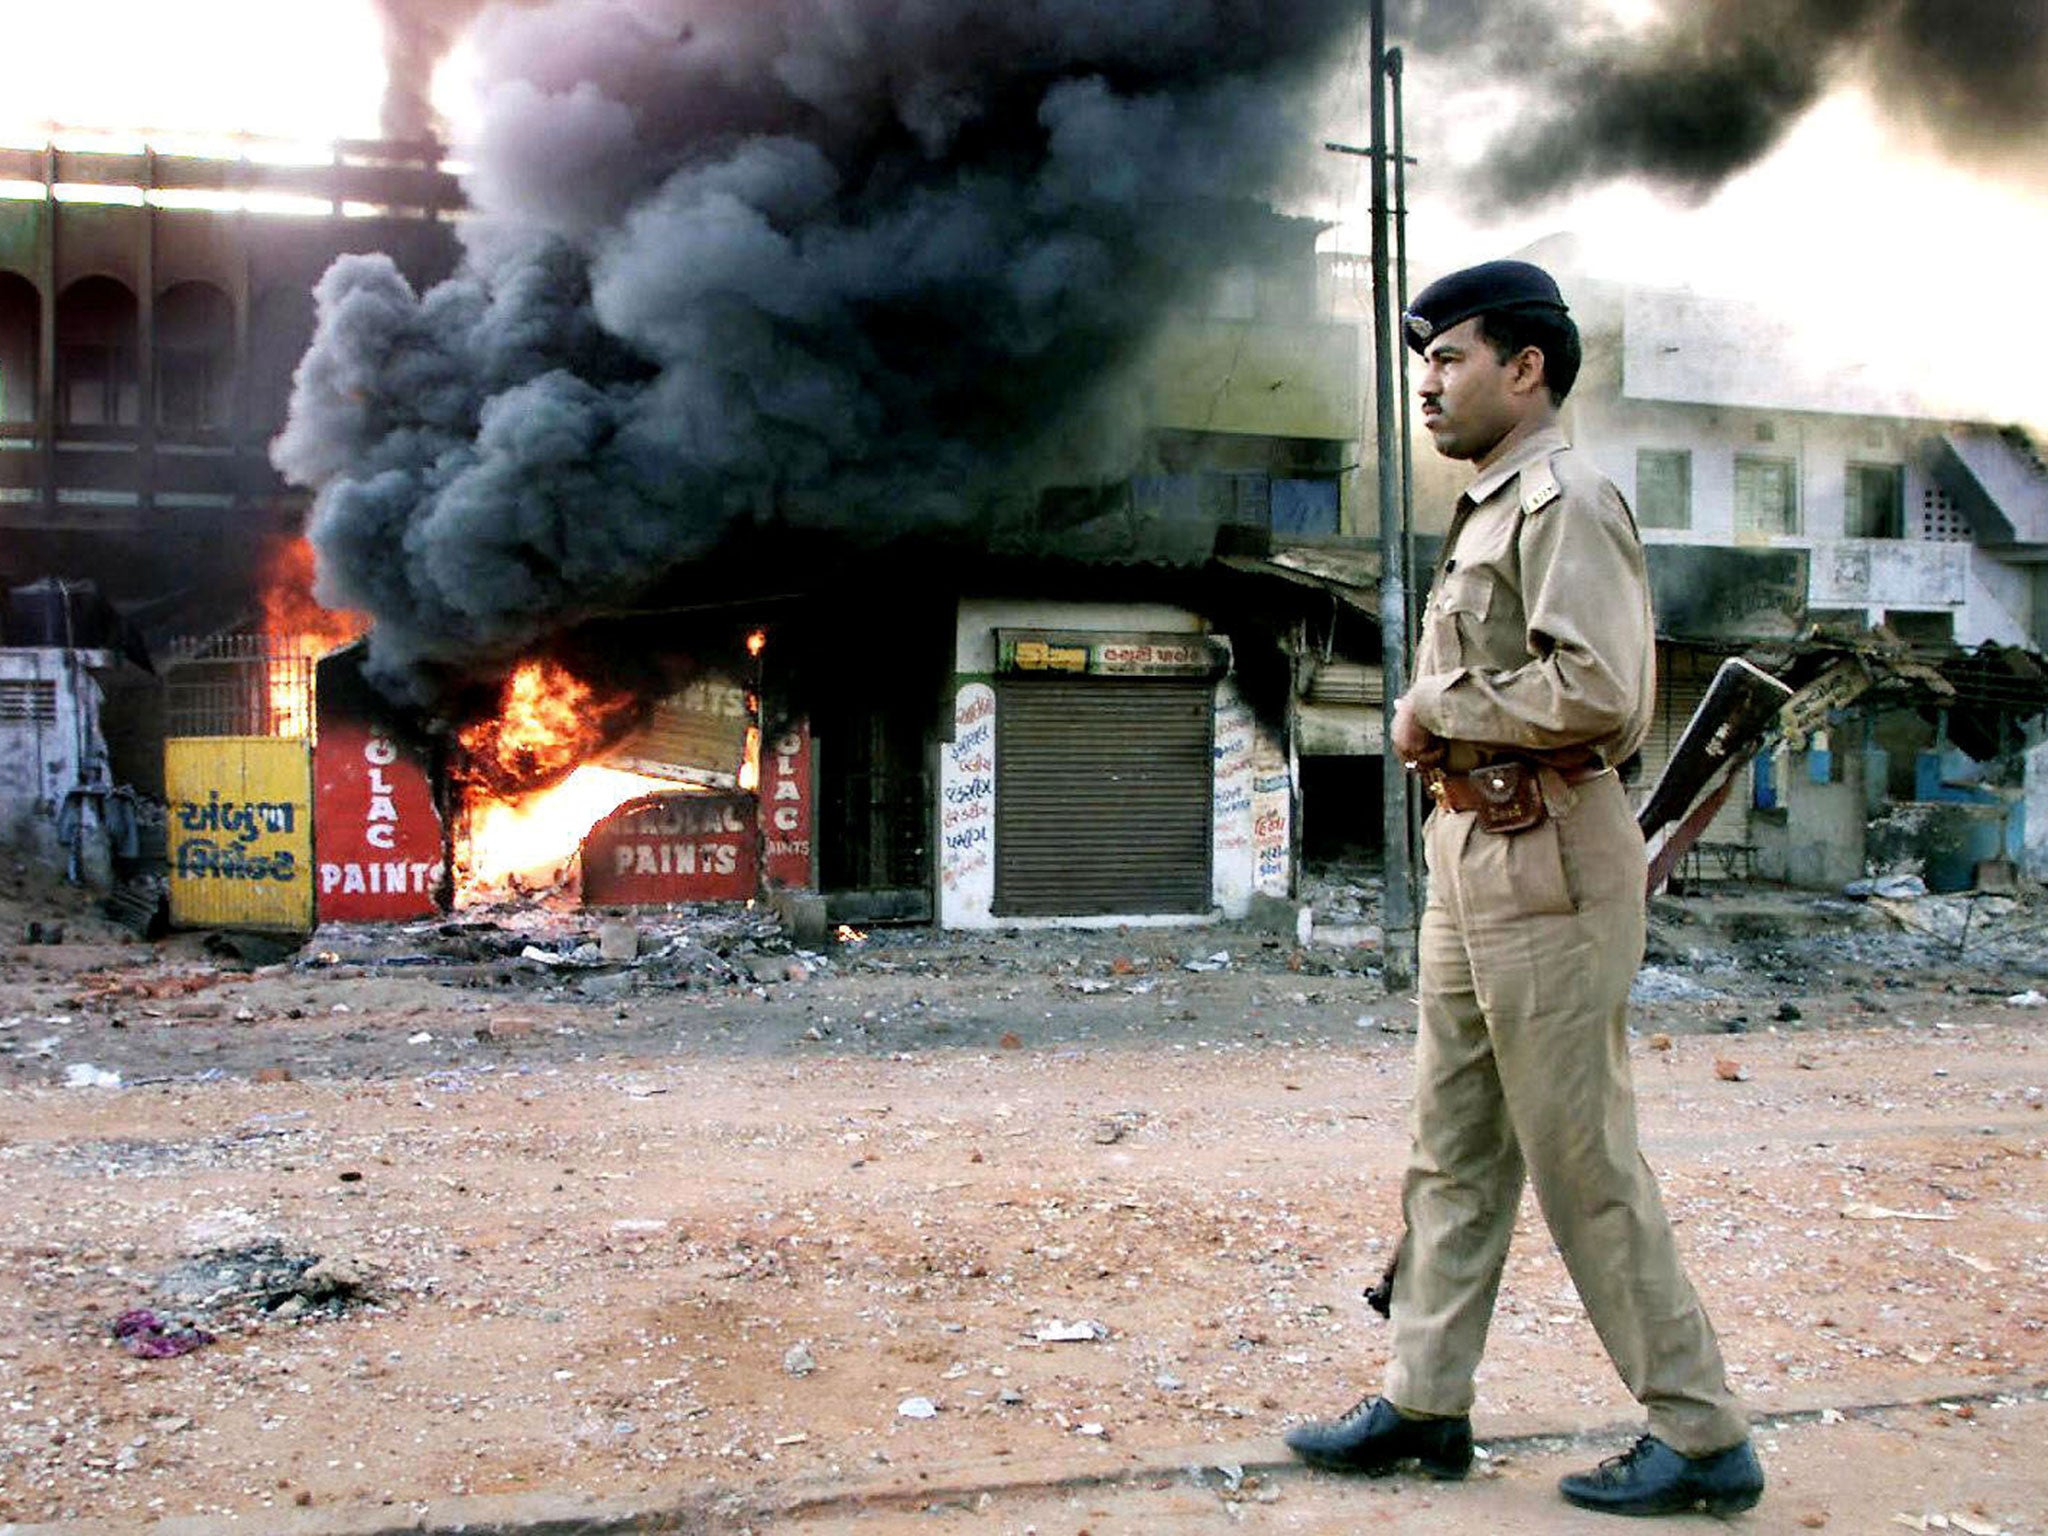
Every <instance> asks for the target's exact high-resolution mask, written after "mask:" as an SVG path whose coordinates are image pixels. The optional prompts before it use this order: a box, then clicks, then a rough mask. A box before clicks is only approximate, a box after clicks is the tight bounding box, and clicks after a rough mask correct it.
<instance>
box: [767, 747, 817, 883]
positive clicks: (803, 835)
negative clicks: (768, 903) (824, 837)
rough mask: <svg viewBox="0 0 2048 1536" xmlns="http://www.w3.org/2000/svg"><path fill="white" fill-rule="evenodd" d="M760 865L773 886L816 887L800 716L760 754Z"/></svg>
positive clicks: (806, 751) (808, 751) (807, 765)
mask: <svg viewBox="0 0 2048 1536" xmlns="http://www.w3.org/2000/svg"><path fill="white" fill-rule="evenodd" d="M761 841H762V847H763V851H762V858H763V866H762V867H763V869H764V871H765V872H766V874H767V877H768V885H769V888H770V889H772V890H815V889H816V888H817V884H818V882H817V880H816V878H815V877H814V876H813V874H812V870H813V869H814V868H815V861H814V858H813V852H812V844H811V727H810V722H809V721H806V720H799V721H797V722H796V723H795V724H794V725H792V726H790V727H789V728H788V729H787V730H785V731H783V732H782V733H781V734H780V735H778V736H777V737H776V738H775V739H774V740H773V741H771V742H769V743H768V748H767V750H766V751H765V752H763V753H762V754H761Z"/></svg>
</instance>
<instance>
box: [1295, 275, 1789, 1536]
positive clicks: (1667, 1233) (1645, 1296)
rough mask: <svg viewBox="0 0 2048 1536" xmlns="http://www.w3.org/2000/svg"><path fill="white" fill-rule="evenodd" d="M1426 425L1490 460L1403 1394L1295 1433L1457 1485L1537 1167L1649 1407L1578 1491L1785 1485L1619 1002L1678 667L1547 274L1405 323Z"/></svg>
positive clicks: (1431, 988) (1580, 1476) (1431, 754)
mask: <svg viewBox="0 0 2048 1536" xmlns="http://www.w3.org/2000/svg"><path fill="white" fill-rule="evenodd" d="M1402 323H1403V327H1404V329H1405V331H1406V335H1407V341H1408V345H1409V346H1410V347H1412V348H1413V349H1414V350H1415V351H1416V352H1418V353H1420V354H1421V355H1422V358H1423V365H1424V366H1423V372H1422V380H1421V387H1420V394H1421V397H1422V423H1423V426H1424V428H1425V429H1426V430H1427V431H1428V432H1429V435H1430V437H1431V438H1432V439H1433V440H1434V441H1435V443H1436V447H1437V451H1438V452H1440V453H1442V454H1444V455H1446V456H1447V457H1449V458H1453V459H1464V460H1468V461H1470V462H1471V464H1472V466H1473V468H1474V470H1475V472H1476V473H1475V478H1474V479H1473V481H1472V484H1471V487H1470V488H1469V489H1468V490H1467V491H1466V492H1465V494H1464V495H1463V496H1461V497H1459V498H1458V504H1457V509H1456V511H1455V513H1454V515H1453V517H1452V520H1451V527H1450V531H1449V534H1448V535H1447V537H1446V538H1445V541H1444V557H1443V561H1442V564H1441V565H1440V566H1439V567H1438V570H1437V573H1436V580H1435V583H1434V585H1433V587H1432V589H1431V593H1430V600H1429V605H1428V608H1427V610H1426V613H1425V617H1424V620H1423V633H1422V641H1421V646H1420V649H1419V650H1418V652H1417V655H1416V660H1415V678H1414V684H1413V686H1412V687H1410V689H1409V690H1408V692H1407V693H1406V694H1405V695H1403V696H1402V697H1401V698H1400V699H1399V700H1398V701H1397V702H1396V704H1395V706H1394V718H1393V721H1392V724H1391V727H1390V739H1391V742H1392V748H1393V750H1394V751H1395V752H1396V753H1398V754H1399V756H1400V758H1401V760H1402V762H1403V764H1404V765H1405V766H1406V767H1407V768H1408V769H1409V770H1410V771H1411V772H1415V773H1418V774H1419V775H1421V777H1422V779H1423V782H1424V784H1425V786H1426V788H1427V789H1428V791H1429V793H1430V795H1431V797H1432V799H1433V800H1434V801H1435V810H1434V813H1433V814H1432V815H1431V816H1430V819H1429V823H1428V826H1427V828H1426V830H1425V856H1426V859H1427V863H1428V869H1429V876H1430V878H1429V899H1428V902H1427V905H1426V907H1425V909H1424V912H1423V916H1422V928H1421V934H1420V956H1419V958H1420V961H1421V983H1420V987H1419V994H1420V1003H1421V1027H1420V1031H1419V1033H1418V1037H1417V1043H1416V1063H1415V1070H1416V1081H1415V1104H1414V1109H1413V1114H1412V1121H1411V1133H1412V1140H1411V1145H1410V1151H1409V1156H1408V1168H1407V1174H1406V1177H1405V1179H1404V1181H1403V1184H1402V1191H1401V1206H1402V1212H1403V1215H1404V1216H1405V1217H1406V1220H1407V1232H1406V1234H1405V1235H1404V1236H1403V1238H1402V1240H1401V1244H1400V1246H1399V1248H1398V1250H1397V1252H1396V1256H1395V1269H1394V1277H1393V1295H1392V1324H1393V1358H1392V1360H1391V1361H1390V1363H1389V1365H1388V1368H1387V1371H1386V1375H1385V1379H1384V1381H1383V1384H1382V1392H1381V1393H1380V1394H1379V1395H1377V1396H1372V1397H1368V1398H1366V1399H1365V1400H1364V1401H1363V1402H1360V1403H1359V1404H1358V1405H1357V1406H1355V1407H1354V1408H1352V1409H1351V1410H1350V1412H1348V1413H1346V1414H1345V1415H1344V1416H1343V1417H1342V1418H1340V1419H1337V1420H1334V1421H1331V1422H1327V1423H1314V1424H1306V1425H1302V1426H1299V1427H1297V1428H1296V1429H1294V1430H1292V1431H1290V1432H1289V1434H1288V1436H1287V1444H1288V1446H1289V1447H1290V1448H1291V1449H1292V1450H1293V1451H1294V1452H1295V1453H1296V1454H1297V1455H1299V1456H1300V1457H1301V1458H1302V1459H1303V1460H1304V1461H1306V1462H1308V1463H1310V1464H1311V1465H1313V1466H1318V1467H1325V1468H1329V1469H1331V1470H1335V1471H1345V1472H1362V1473H1365V1474H1367V1475H1371V1476H1377V1475H1381V1474H1384V1473H1387V1472H1391V1471H1393V1470H1394V1469H1395V1468H1396V1467H1399V1466H1403V1465H1414V1466H1416V1467H1418V1468H1419V1469H1420V1470H1421V1471H1422V1472H1424V1473H1425V1474H1428V1475H1431V1476H1435V1477H1440V1478H1459V1477H1463V1476H1464V1475H1465V1473H1466V1470H1467V1469H1468V1468H1469V1467H1470V1465H1471V1461H1472V1427H1471V1422H1470V1420H1469V1419H1468V1418H1467V1414H1468V1413H1469V1412H1470V1410H1471V1406H1472V1397H1473V1386H1472V1382H1473V1373H1474V1372H1475V1370H1476V1369H1477V1368H1478V1365H1479V1357H1480V1353H1481V1350H1482V1349H1483V1348H1484V1346H1485V1342H1486V1330H1487V1325H1488V1322H1489V1321H1490V1319H1491V1317H1492V1313H1493V1305H1494V1296H1495V1293H1496V1291H1497V1290H1498V1288H1499V1286H1500V1278H1501V1270H1502V1266H1503V1265H1504V1264H1505V1262H1506V1259H1507V1252H1508V1240H1509V1238H1510V1236H1511V1235H1512V1233H1513V1231H1514V1225H1515V1212H1516V1207H1517V1206H1518V1205H1519V1203H1520V1200H1521V1192H1522V1185H1523V1182H1524V1179H1525V1177H1526V1179H1527V1180H1528V1182H1529V1183H1531V1184H1533V1185H1534V1187H1535V1190H1536V1199H1537V1202H1538V1204H1539V1205H1540V1206H1541V1207H1542V1210H1543V1217H1544V1220H1545V1221H1546V1222H1547V1223H1548V1225H1549V1227H1550V1233H1551V1237H1552V1238H1553V1239H1554V1240H1555V1242H1556V1243H1557V1247H1558V1251H1559V1253H1560V1254H1561V1255H1562V1257H1563V1259H1564V1262H1565V1266H1566V1268H1567V1269H1568V1270H1569V1271H1570V1273H1571V1277H1572V1282H1573V1284H1574V1285H1576V1286H1577V1287H1578V1292H1579V1297H1580V1299H1581V1300H1582V1301H1583V1302H1584V1303H1585V1307H1586V1312H1587V1315H1588V1316H1589V1317H1590V1318H1591V1320H1592V1323H1593V1327H1594V1329H1595V1331H1596V1332H1597V1333H1598V1334H1599V1336H1600V1341H1601V1343H1602V1344H1603V1345H1605V1346H1606V1349H1607V1353H1608V1357H1609V1358H1610V1359H1611V1360H1612V1361H1613V1362H1614V1366H1615V1369H1616V1370H1617V1371H1618V1372H1620V1374H1621V1378H1622V1380H1623V1381H1624V1382H1626V1383H1627V1385H1628V1388H1629V1390H1630V1391H1631V1392H1633V1393H1634V1394H1635V1396H1636V1398H1637V1400H1638V1401H1640V1402H1641V1403H1642V1404H1643V1405H1644V1407H1645V1408H1646V1409H1647V1410H1648V1415H1649V1433H1648V1434H1646V1435H1644V1436H1643V1437H1642V1438H1641V1439H1639V1440H1638V1441H1637V1442H1636V1443H1635V1445H1634V1447H1633V1448H1632V1449H1630V1450H1629V1451H1627V1452H1626V1453H1624V1454H1622V1455H1619V1456H1615V1457H1612V1458H1610V1459H1608V1460H1607V1461H1605V1462H1602V1463H1601V1464H1600V1465H1599V1466H1598V1467H1597V1468H1595V1469H1593V1470H1592V1471H1590V1472H1586V1473H1577V1474H1573V1475H1571V1476H1568V1477H1566V1478H1565V1479H1564V1480H1563V1482H1562V1483H1561V1484H1560V1489H1561V1491H1562V1492H1563V1494H1564V1496H1565V1498H1567V1499H1569V1500H1570V1501H1571V1502H1572V1503H1574V1504H1579V1505H1583V1506H1585V1507H1587V1508H1590V1509H1598V1510H1607V1511H1611V1512H1613V1513H1616V1514H1625V1515H1659V1514H1671V1513H1677V1512H1680V1511H1685V1510H1693V1509H1705V1510H1709V1511H1711V1512H1713V1513H1715V1514H1728V1513H1733V1512H1735V1511H1738V1510H1744V1509H1748V1508H1749V1507H1751V1506H1752V1505H1754V1504H1755V1503H1756V1501H1757V1499H1758V1498H1759V1497H1760V1496H1761V1495H1762V1492H1763V1485H1764V1478H1763V1471H1762V1469H1761V1468H1760V1467H1759V1466H1758V1464H1757V1460H1756V1455H1755V1453H1754V1452H1753V1451H1752V1450H1751V1449H1750V1444H1749V1427H1748V1421H1747V1419H1746V1417H1745V1415H1744V1413H1743V1410H1742V1407H1741V1405H1740V1404H1739V1403H1738V1402H1737V1401H1736V1399H1735V1397H1734V1395H1733V1394H1732V1393H1731V1392H1730V1391H1729V1388H1728V1380H1727V1372H1726V1369H1725V1367H1724V1366H1723V1364H1722V1361H1721V1351H1720V1346H1719V1344H1718V1343H1717V1342H1716V1340H1715V1337H1714V1330H1713V1327H1712V1325H1711V1324H1709V1323H1708V1321H1707V1316H1706V1313H1705V1311H1704V1310H1703V1309H1702V1308H1701V1306H1700V1301H1699V1297H1698V1296H1697V1295H1696V1294H1695V1292H1694V1291H1693V1288H1692V1285H1691V1283H1690V1282H1689V1281H1688V1280H1687V1279H1686V1277H1685V1272H1684V1269H1683V1268H1682V1267H1681V1265H1680V1263H1679V1258H1678V1252H1677V1247H1676V1245H1675V1243H1674V1242H1673V1239H1672V1233H1671V1224H1670V1221H1669V1219H1668V1218H1667V1217H1666V1215H1665V1213H1664V1205H1663V1200H1662V1198H1661V1196H1660V1195H1659V1193H1658V1188H1657V1182H1656V1179H1655V1177H1654V1175H1652V1174H1651V1172H1650V1170H1649V1167H1648V1165H1647V1164H1645V1163H1644V1161H1643V1159H1642V1156H1641V1154H1640V1152H1639V1151H1638V1150H1637V1133H1636V1106H1635V1093H1634V1087H1633V1084H1632V1082H1631V1078H1630V1072H1629V1064H1628V1051H1627V1039H1626V1035H1625V1029H1624V1022H1623V1019H1624V1012H1625V1009H1626V1006H1627V1002H1628V991H1629V983H1630V980H1631V979H1632V977H1633V976H1634V974H1635V970H1636V967H1637V966H1638V965H1639V964H1640V963H1641V960H1642V953H1643V929H1644V878H1645V871H1644V852H1643V842H1642V837H1641V835H1640V833H1639V832H1638V831H1637V829H1636V824H1635V820H1634V817H1633V816H1632V815H1631V813H1630V810H1629V804H1628V798H1627V795H1626V793H1625V792H1624V790H1623V788H1622V785H1621V783H1620V781H1619V779H1618V778H1617V777H1616V774H1615V772H1614V768H1615V765H1617V764H1619V763H1621V762H1623V761H1624V760H1626V759H1627V758H1629V757H1630V756H1631V755H1632V754H1633V753H1634V752H1635V751H1636V749H1637V748H1638V747H1639V746H1641V744H1642V741H1643V737H1644V735H1645V734H1646V732H1647V730H1648V726H1649V721H1650V705H1651V696H1652V689H1653V684H1654V675H1655V654H1654V646H1653V629H1652V624H1651V616H1650V599H1649V586H1648V580H1647V577H1646V574H1645V569H1644V560H1643V549H1642V543H1641V540H1640V539H1639V538H1638V537H1637V534H1636V528H1635V522H1634V519H1633V518H1632V517H1631V515H1630V513H1629V510H1628V506H1627V504H1626V503H1625V502H1624V501H1623V500H1622V498H1621V494H1620V493H1619V492H1618V491H1616V490H1615V488H1614V487H1613V486H1612V485H1611V484H1609V483H1608V481H1607V480H1606V479H1605V478H1604V477H1603V476H1602V475H1601V474H1600V473H1599V471H1598V470H1596V469H1595V468H1594V467H1593V466H1592V465H1591V464H1589V463H1588V462H1587V461H1586V459H1585V458H1584V457H1583V456H1581V455H1580V454H1578V453H1576V452H1574V451H1573V450H1572V449H1571V448H1570V447H1569V446H1568V445H1567V443H1566V442H1565V438H1564V434H1563V432H1562V431H1561V430H1560V428H1559V423H1558V410H1559V407H1560V406H1561V405H1562V403H1563V401H1564V398H1565V396H1566V394H1567V393H1568V392H1569V391H1570V389H1571V387H1572V382H1573V380H1574V379H1575V378H1576V377H1577V375H1578V371H1579V355H1580V353H1579V336H1578V329H1577V327H1576V326H1575V325H1574V324H1573V323H1572V320H1571V316H1570V313H1569V311H1568V310H1567V308H1566V306H1565V302H1564V299H1563V296H1562V295H1561V294H1560V293H1559V292H1558V288H1557V284H1556V283H1555V282H1554V281H1552V279H1551V277H1550V275H1549V274H1548V273H1547V272H1545V271H1543V270H1542V269H1541V268H1540V267H1535V266H1531V265H1530V264H1529V263H1527V262H1521V261H1491V262H1487V263H1485V264H1484V265H1482V266H1477V267H1472V268H1469V269H1467V270H1465V271H1462V272H1454V273H1452V274H1451V275H1450V276H1448V277H1444V278H1441V279H1439V280H1438V281H1436V282H1434V283H1432V284H1430V286H1429V287H1427V288H1425V289H1424V290H1423V291H1422V292H1421V294H1419V295H1418V296H1417V297H1416V299H1415V302H1414V304H1413V305H1412V306H1411V307H1410V309H1409V310H1408V312H1407V313H1406V314H1405V315H1403V316H1402Z"/></svg>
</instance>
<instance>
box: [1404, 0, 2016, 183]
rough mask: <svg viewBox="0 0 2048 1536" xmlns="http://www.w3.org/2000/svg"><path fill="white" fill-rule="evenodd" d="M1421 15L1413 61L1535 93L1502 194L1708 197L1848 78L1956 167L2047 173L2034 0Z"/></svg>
mask: <svg viewBox="0 0 2048 1536" xmlns="http://www.w3.org/2000/svg"><path fill="white" fill-rule="evenodd" d="M1411 21H1412V25H1413V27H1414V28H1415V34H1414V35H1415V38H1416V44H1417V47H1418V50H1419V51H1421V52H1424V53H1426V54H1438V55H1442V56H1444V57H1446V58H1454V59H1458V60H1460V61H1462V64H1463V66H1464V68H1465V71H1466V73H1467V74H1468V76H1473V77H1475V78H1477V79H1481V80H1483V79H1486V78H1488V77H1489V76H1490V77H1491V78H1494V79H1497V80H1499V81H1500V82H1501V83H1502V84H1504V85H1507V86H1510V87H1515V86H1520V87H1526V88H1530V89H1532V90H1533V92H1534V94H1535V96H1536V99H1537V103H1538V104H1537V105H1536V106H1535V107H1534V108H1533V109H1532V111H1531V112H1530V113H1529V114H1528V115H1526V116H1525V117H1524V118H1523V119H1522V120H1521V121H1520V122H1518V123H1516V125H1515V126H1514V127H1513V128H1512V129H1511V130H1510V131H1509V132H1507V133H1506V134H1504V135H1502V136H1501V137H1500V138H1499V139H1498V141H1497V142H1496V143H1495V144H1494V146H1493V150H1492V152H1491V153H1490V154H1489V155H1487V156H1486V157H1485V159H1484V160H1483V162H1482V164H1481V166H1480V170H1479V174H1478V177H1477V186H1476V191H1477V193H1478V194H1479V195H1480V196H1481V197H1483V198H1486V199H1489V200H1493V201H1504V202H1508V203H1532V202H1537V201H1541V200H1543V199H1546V198H1550V197H1554V196H1556V195H1558V194H1561V193H1564V192H1568V191H1570V190H1572V189H1574V188H1576V187H1579V186H1582V185H1586V184H1588V183H1593V182H1599V181H1604V180H1609V179H1612V178H1617V177H1624V176H1642V177H1647V178H1649V179H1651V180H1653V181H1657V182H1659V183H1662V184H1664V185H1666V186H1669V187H1673V188H1676V189H1678V190H1680V191H1682V192H1685V193H1689V194H1691V195H1693V196H1696V197H1704V196H1705V195H1706V194H1708V193H1710V192H1712V191H1713V190H1714V189H1715V188H1716V187H1717V186H1719V185H1720V184H1721V183H1722V182H1723V181H1724V180H1726V179H1727V178H1728V177H1729V176H1731V175H1733V174H1734V173H1736V172H1737V171H1740V170H1742V169H1743V168H1744V167H1745V166H1748V165H1750V164H1751V163H1753V162H1754V161H1756V160H1758V159H1760V158H1761V157H1762V156H1763V155H1764V154H1766V153H1767V152H1768V151H1769V150H1770V149H1771V148H1772V147H1773V146H1774V145H1775V144H1776V143H1777V142H1778V140H1779V139H1780V138H1781V137H1782V136H1783V135H1784V134H1785V132H1786V131H1787V130H1788V129H1789V128H1791V126H1792V125H1793V124H1794V123H1795V122H1797V121H1798V119H1799V118H1800V117H1801V116H1802V115H1803V114H1804V113H1805V112H1806V111H1807V110H1808V109H1809V108H1810V107H1812V106H1813V105H1814V104H1815V103H1816V102H1818V101H1819V100H1820V98H1821V97H1822V96H1823V95H1825V94H1827V93H1828V92H1829V91H1830V90H1832V89H1834V88H1835V87H1837V86H1839V85H1843V84H1847V83H1857V84H1861V85H1864V86H1866V87H1867V88H1868V89H1869V90H1870V91H1871V93H1872V95H1873V97H1874V99H1875V100H1876V101H1877V102H1878V104H1879V106H1880V109H1881V110H1882V111H1883V112H1885V113H1886V114H1887V115H1888V116H1890V117H1891V118H1893V119H1894V120H1895V121H1897V122H1898V123H1899V124H1900V125H1901V126H1903V127H1906V128H1909V129H1912V130H1916V131H1919V132H1921V133H1924V134H1925V135H1927V136H1929V137H1930V138H1931V139H1932V140H1933V141H1934V142H1935V143H1937V144H1938V145H1939V146H1940V147H1941V149H1942V150H1943V152H1944V153H1946V154H1948V155H1950V156H1952V157H1955V158H1957V159H1960V160H1964V161H1968V162H1974V163H1976V164H1978V165H1981V166H1983V167H1985V168H1987V169H1991V170H1994V171H1997V172H2001V173H2004V174H2008V175H2013V176H2017V177H2021V178H2032V179H2039V178H2041V177H2042V176H2043V174H2044V150H2048V6H2043V5H2041V4H2040V3H2039V0H1706V3H1690V0H1671V3H1668V4H1666V5H1665V6H1664V8H1663V9H1662V10H1661V12H1660V13H1658V15H1657V16H1656V17H1655V18H1654V19H1653V20H1652V21H1651V23H1650V25H1649V26H1648V27H1647V29H1642V30H1627V29H1622V28H1618V27H1617V26H1616V25H1615V24H1614V23H1613V22H1612V21H1611V19H1607V18H1604V17H1603V16H1602V15H1601V13H1600V12H1599V11H1598V9H1597V8H1596V7H1593V6H1591V5H1588V4H1585V3H1584V0H1578V3H1576V4H1553V5H1538V4H1532V3H1529V0H1508V3H1506V4H1498V5H1495V4H1487V3H1484V0H1449V3H1443V0H1431V3H1428V4H1421V5H1417V6H1415V7H1414V8H1413V15H1412V18H1411Z"/></svg>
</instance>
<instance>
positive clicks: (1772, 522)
mask: <svg viewBox="0 0 2048 1536" xmlns="http://www.w3.org/2000/svg"><path fill="white" fill-rule="evenodd" d="M1735 531H1736V532H1737V533H1762V534H1779V533H1797V532H1798V531H1799V466H1798V464H1797V463H1796V462H1794V461H1793V460H1791V459H1776V458H1765V457H1763V456H1761V455H1759V454H1747V453H1744V454H1738V455H1736V459H1735Z"/></svg>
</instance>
